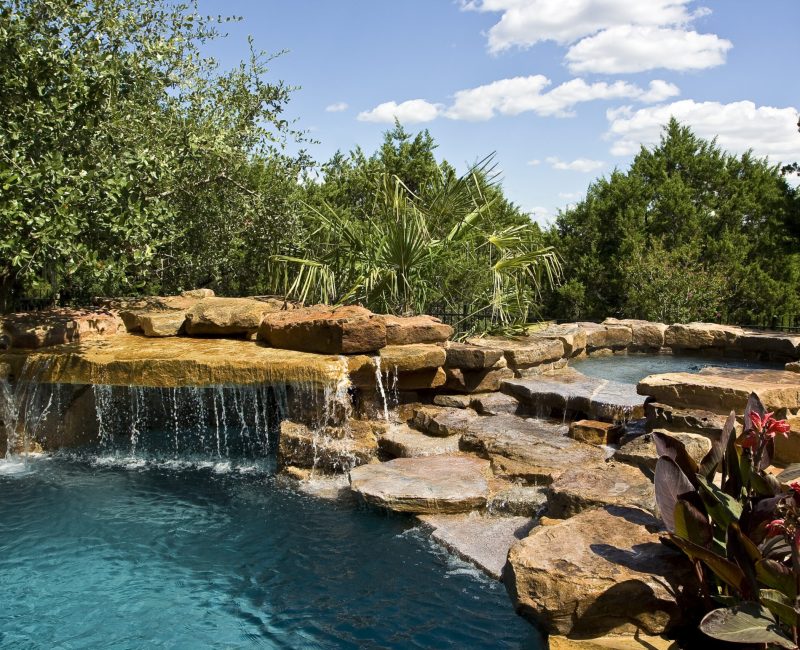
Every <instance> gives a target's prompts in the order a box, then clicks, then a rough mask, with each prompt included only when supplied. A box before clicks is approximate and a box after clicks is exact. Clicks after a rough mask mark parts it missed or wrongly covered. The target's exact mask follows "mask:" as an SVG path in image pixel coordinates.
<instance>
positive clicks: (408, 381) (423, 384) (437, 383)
mask: <svg viewBox="0 0 800 650" xmlns="http://www.w3.org/2000/svg"><path fill="white" fill-rule="evenodd" d="M446 383H447V375H446V374H445V372H444V370H443V369H442V368H431V369H429V370H415V371H414V372H401V373H400V374H399V375H397V376H396V378H394V377H393V378H392V384H391V386H392V389H393V390H399V391H414V390H431V389H433V388H441V387H442V386H444V385H445V384H446Z"/></svg>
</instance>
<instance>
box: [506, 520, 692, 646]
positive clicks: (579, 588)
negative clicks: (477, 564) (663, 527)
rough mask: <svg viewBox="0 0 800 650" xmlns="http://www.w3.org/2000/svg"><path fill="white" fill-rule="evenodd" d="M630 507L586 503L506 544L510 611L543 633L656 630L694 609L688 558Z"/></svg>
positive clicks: (675, 622)
mask: <svg viewBox="0 0 800 650" xmlns="http://www.w3.org/2000/svg"><path fill="white" fill-rule="evenodd" d="M657 531H658V521H657V520H656V519H655V518H654V517H653V516H652V515H650V514H648V513H646V512H644V511H642V510H639V509H636V508H621V507H607V508H605V509H597V510H587V511H584V512H581V513H580V514H578V515H576V516H575V517H572V518H571V519H566V520H564V521H562V522H560V523H557V524H554V525H550V526H538V527H536V528H534V529H533V530H532V531H531V533H530V534H529V535H528V537H526V538H525V539H523V540H522V541H521V542H518V543H517V544H515V545H514V546H512V547H511V551H510V552H509V556H508V563H509V566H508V567H507V570H506V573H505V576H504V582H505V584H506V588H507V590H508V592H509V595H510V596H511V600H512V602H513V603H514V606H515V608H516V610H517V613H518V614H520V615H522V616H524V617H525V618H528V619H529V620H531V621H532V622H534V623H535V624H536V625H537V626H538V627H539V628H540V629H541V630H542V631H544V632H545V633H548V634H562V635H575V636H579V637H593V636H603V635H606V634H615V633H616V634H625V633H629V634H633V633H639V632H644V633H646V634H662V633H664V632H665V631H667V630H669V629H671V628H672V627H675V626H677V625H680V624H681V623H683V622H684V620H685V619H686V618H690V617H691V616H692V613H693V606H694V605H695V603H694V602H692V600H691V599H690V598H686V599H684V598H683V594H687V595H688V594H693V593H695V592H696V586H695V585H696V581H695V579H694V573H693V568H692V565H691V563H690V562H689V561H688V560H687V559H686V558H685V556H684V555H683V554H681V553H679V552H676V551H673V550H671V549H669V548H668V547H666V546H665V545H663V544H661V543H660V541H659V536H658V534H657Z"/></svg>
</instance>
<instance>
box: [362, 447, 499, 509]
mask: <svg viewBox="0 0 800 650" xmlns="http://www.w3.org/2000/svg"><path fill="white" fill-rule="evenodd" d="M488 474H489V463H488V462H487V461H485V460H482V459H480V458H474V457H471V456H455V455H453V456H450V455H447V456H427V457H423V458H397V459H395V460H390V461H389V462H387V463H373V464H370V465H362V466H361V467H357V468H355V469H354V470H352V471H351V472H350V487H351V489H352V490H353V491H354V492H356V493H357V494H359V495H361V496H362V497H363V498H364V500H365V501H366V502H367V503H371V504H373V505H377V506H381V507H383V508H388V509H389V510H394V511H396V512H412V513H416V514H438V513H448V514H450V513H458V512H468V511H470V510H475V509H479V508H483V507H484V506H485V505H486V500H487V498H488V496H489V483H488V480H487V476H488Z"/></svg>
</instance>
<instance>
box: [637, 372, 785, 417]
mask: <svg viewBox="0 0 800 650" xmlns="http://www.w3.org/2000/svg"><path fill="white" fill-rule="evenodd" d="M637 390H638V392H639V394H640V395H648V396H650V397H652V398H653V399H655V401H657V402H661V403H664V404H668V405H669V406H672V407H676V408H682V409H701V410H707V411H711V412H712V413H717V414H719V415H727V414H728V413H730V411H731V410H733V411H736V413H743V412H744V409H745V406H747V399H748V397H749V396H750V393H755V394H756V395H758V397H759V398H760V399H761V401H762V403H763V404H764V406H765V407H766V408H767V410H768V411H777V412H779V414H780V413H785V410H786V409H790V410H795V409H798V408H800V374H798V373H795V372H787V371H786V370H744V369H740V368H704V369H703V370H701V371H700V372H699V373H696V374H695V373H688V372H671V373H666V374H661V375H650V376H649V377H645V378H644V379H643V380H642V381H640V382H639V385H638V387H637Z"/></svg>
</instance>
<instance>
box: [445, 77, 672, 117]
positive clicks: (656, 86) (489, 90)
mask: <svg viewBox="0 0 800 650" xmlns="http://www.w3.org/2000/svg"><path fill="white" fill-rule="evenodd" d="M549 85H550V80H549V79H548V78H547V77H545V76H543V75H533V76H529V77H514V78H512V79H501V80H499V81H494V82H492V83H490V84H486V85H483V86H478V87H476V88H470V89H468V90H459V91H458V92H457V93H456V94H455V98H454V101H453V104H452V106H450V108H448V109H447V110H446V111H445V112H444V115H445V116H446V117H449V118H450V119H453V120H468V121H483V120H489V119H491V118H492V117H494V116H495V115H497V114H500V115H519V114H520V113H524V112H528V111H533V112H534V113H536V114H537V115H540V116H549V115H554V116H556V117H571V116H573V115H574V112H573V110H572V109H573V108H574V107H575V106H576V105H577V104H581V103H584V102H590V101H595V100H608V99H632V100H637V101H645V102H651V101H661V100H663V99H665V98H667V97H671V96H674V95H677V94H678V93H679V92H680V91H679V90H678V88H677V86H675V85H673V84H669V83H667V82H665V81H661V80H656V81H651V82H650V85H649V87H648V89H647V90H645V89H643V88H641V87H640V86H637V85H635V84H630V83H627V82H624V81H615V82H613V83H607V82H605V81H602V82H596V83H591V84H590V83H587V82H585V81H584V80H583V79H571V80H570V81H566V82H564V83H562V84H561V85H559V86H556V87H555V88H553V89H552V90H550V91H548V92H542V91H543V90H544V89H545V88H546V87H547V86H549Z"/></svg>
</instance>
